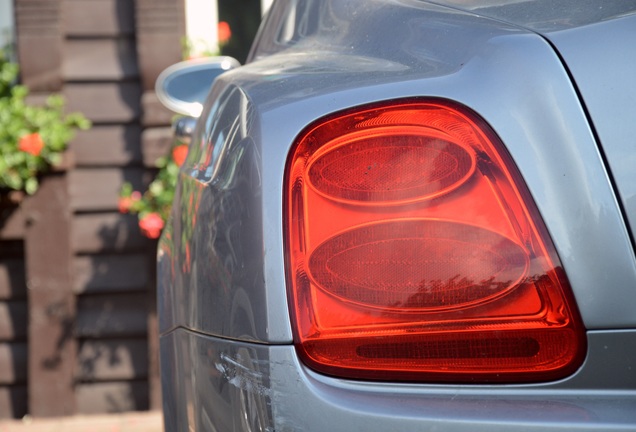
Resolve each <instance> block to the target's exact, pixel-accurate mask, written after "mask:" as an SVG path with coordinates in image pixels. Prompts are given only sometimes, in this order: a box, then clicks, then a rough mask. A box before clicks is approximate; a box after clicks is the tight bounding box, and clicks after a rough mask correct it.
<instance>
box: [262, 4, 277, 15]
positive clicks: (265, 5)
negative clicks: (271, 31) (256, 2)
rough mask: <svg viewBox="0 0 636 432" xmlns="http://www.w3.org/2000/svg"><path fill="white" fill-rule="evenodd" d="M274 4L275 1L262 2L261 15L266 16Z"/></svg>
mask: <svg viewBox="0 0 636 432" xmlns="http://www.w3.org/2000/svg"><path fill="white" fill-rule="evenodd" d="M272 3H274V0H261V14H262V15H265V12H267V10H268V9H269V7H270V6H271V5H272Z"/></svg>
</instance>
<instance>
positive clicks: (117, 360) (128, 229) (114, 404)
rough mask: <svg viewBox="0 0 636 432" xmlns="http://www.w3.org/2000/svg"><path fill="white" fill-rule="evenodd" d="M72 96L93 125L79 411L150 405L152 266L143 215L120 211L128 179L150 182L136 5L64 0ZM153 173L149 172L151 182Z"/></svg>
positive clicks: (85, 181)
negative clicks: (144, 142)
mask: <svg viewBox="0 0 636 432" xmlns="http://www.w3.org/2000/svg"><path fill="white" fill-rule="evenodd" d="M64 11H65V13H66V15H65V16H67V19H66V21H65V25H64V42H63V52H64V62H63V68H62V70H63V79H64V81H65V84H64V94H65V96H66V98H67V100H68V106H69V109H70V110H77V111H81V112H82V113H84V115H86V116H87V117H88V118H90V119H91V120H92V122H93V128H92V129H91V130H89V131H86V132H82V133H80V134H79V135H78V136H77V138H76V139H75V140H74V142H73V143H72V144H71V148H72V149H73V151H74V153H75V164H76V166H75V168H74V169H73V170H72V171H70V172H69V194H70V201H71V207H72V209H73V212H74V215H73V232H72V234H71V247H72V250H73V258H72V263H71V268H72V270H73V282H72V284H73V286H72V289H73V292H74V293H75V294H76V296H77V315H76V319H75V336H76V337H77V338H78V343H79V348H78V357H77V364H76V371H75V379H76V385H75V402H76V409H77V412H78V413H85V414H87V413H99V412H114V411H128V410H143V409H147V408H148V406H149V403H148V383H147V375H148V374H147V370H148V366H147V362H148V355H147V352H144V351H145V350H147V346H148V344H147V325H146V319H147V318H146V317H147V312H148V311H147V307H148V301H147V294H146V292H147V290H148V288H149V287H148V279H149V278H148V272H149V271H150V270H151V266H150V263H148V260H147V253H146V250H147V248H148V247H149V245H150V242H149V241H147V239H144V238H143V237H141V235H140V234H139V229H138V228H137V222H136V218H135V217H131V216H125V215H120V214H119V213H118V212H117V201H118V195H119V190H120V188H121V186H122V185H123V183H124V182H127V181H128V182H131V183H132V184H133V185H134V186H135V187H136V188H139V189H141V188H142V187H143V184H144V168H143V164H142V153H141V125H140V119H141V114H142V112H141V95H142V90H141V82H140V79H139V67H138V61H137V52H136V42H135V25H134V14H135V5H134V2H131V1H129V0H128V1H122V0H88V1H87V0H64ZM147 182H148V178H146V184H147Z"/></svg>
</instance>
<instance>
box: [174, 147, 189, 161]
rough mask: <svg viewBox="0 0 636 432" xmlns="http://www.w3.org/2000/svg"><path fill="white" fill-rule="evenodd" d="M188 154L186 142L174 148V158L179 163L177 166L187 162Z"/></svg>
mask: <svg viewBox="0 0 636 432" xmlns="http://www.w3.org/2000/svg"><path fill="white" fill-rule="evenodd" d="M186 156H188V146H187V145H185V144H181V145H178V146H176V147H175V148H173V149H172V159H174V162H175V163H176V164H177V166H179V167H180V166H181V165H183V162H185V159H186Z"/></svg>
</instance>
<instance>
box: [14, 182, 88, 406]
mask: <svg viewBox="0 0 636 432" xmlns="http://www.w3.org/2000/svg"><path fill="white" fill-rule="evenodd" d="M24 205H25V217H26V221H27V227H26V233H25V256H26V271H27V287H28V304H29V326H28V349H29V364H28V390H29V413H30V414H31V415H32V416H34V417H50V416H61V415H71V414H74V413H75V395H74V389H73V386H74V366H75V362H76V357H77V343H76V341H75V337H74V325H75V296H74V295H73V291H72V281H71V271H70V262H71V246H70V222H71V213H70V206H69V196H68V190H67V181H66V175H65V174H62V173H57V174H54V175H49V176H46V177H45V178H44V179H43V181H42V183H41V185H40V189H39V190H38V191H37V193H36V195H35V196H33V197H31V198H30V199H28V200H27V201H26V202H25V204H24Z"/></svg>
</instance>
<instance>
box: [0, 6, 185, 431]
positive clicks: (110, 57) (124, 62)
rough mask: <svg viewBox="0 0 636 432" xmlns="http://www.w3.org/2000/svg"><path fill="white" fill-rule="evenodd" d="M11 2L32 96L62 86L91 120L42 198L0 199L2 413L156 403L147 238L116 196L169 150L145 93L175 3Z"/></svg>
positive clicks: (163, 52) (171, 55)
mask: <svg viewBox="0 0 636 432" xmlns="http://www.w3.org/2000/svg"><path fill="white" fill-rule="evenodd" d="M14 1H15V4H16V17H17V19H16V22H17V33H18V38H17V39H18V54H19V61H20V63H21V68H22V77H21V78H22V81H23V83H25V84H27V85H28V86H29V87H30V89H31V92H32V96H30V102H31V103H41V102H42V101H43V100H44V99H45V97H46V96H47V95H48V94H50V93H51V92H56V93H60V92H61V93H62V94H63V95H64V96H65V98H66V100H67V109H68V110H69V111H81V112H82V113H83V114H84V115H86V116H87V117H88V118H90V119H91V120H92V121H93V127H92V129H91V130H89V131H83V132H80V133H78V135H77V137H76V138H75V139H74V140H73V142H72V143H70V149H71V153H72V158H71V160H72V161H73V163H72V164H71V165H69V166H68V167H67V168H66V171H63V172H58V173H57V174H55V175H53V176H51V177H50V178H49V177H45V179H44V181H43V183H42V189H41V193H40V192H39V193H38V194H36V196H35V197H33V198H30V197H28V198H26V199H25V200H24V202H23V204H22V205H21V206H18V207H15V206H14V207H13V208H9V209H7V202H6V200H5V201H2V202H0V418H10V417H14V418H15V417H21V416H23V415H25V414H27V413H28V414H30V415H32V416H36V417H37V416H57V415H69V414H77V413H102V412H118V411H128V410H143V409H147V408H149V407H151V408H160V386H159V377H158V340H157V339H158V335H157V322H156V314H155V303H156V298H155V294H154V287H155V281H154V272H155V264H154V260H155V252H154V251H155V248H156V244H155V243H154V242H152V241H149V240H148V239H146V238H144V237H143V236H142V235H141V233H140V231H139V228H138V225H137V217H136V216H132V215H122V214H119V213H118V211H117V202H118V192H119V189H120V188H121V186H122V184H123V183H124V182H131V183H132V184H133V185H134V186H135V188H139V189H141V188H142V187H143V186H144V185H147V184H148V183H149V181H150V180H151V178H152V175H153V174H154V170H153V169H152V168H153V167H154V161H155V160H156V158H157V157H159V156H162V155H164V154H166V152H167V151H168V150H169V147H170V145H171V135H172V133H171V129H170V127H169V125H170V122H171V119H172V116H173V113H171V112H169V111H167V110H166V109H164V108H163V107H162V106H161V105H160V104H159V103H158V101H157V98H156V95H155V94H154V90H153V89H154V80H155V79H156V77H157V75H158V74H159V72H160V71H161V70H163V69H164V68H165V67H167V66H169V65H170V64H172V63H175V62H177V61H179V60H180V57H181V44H180V41H181V37H182V35H183V34H184V4H183V1H182V0H177V1H175V0H132V1H131V0H46V1H42V0H14ZM44 3H46V4H44ZM27 285H28V286H29V289H28V290H27V288H26V287H27Z"/></svg>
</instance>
